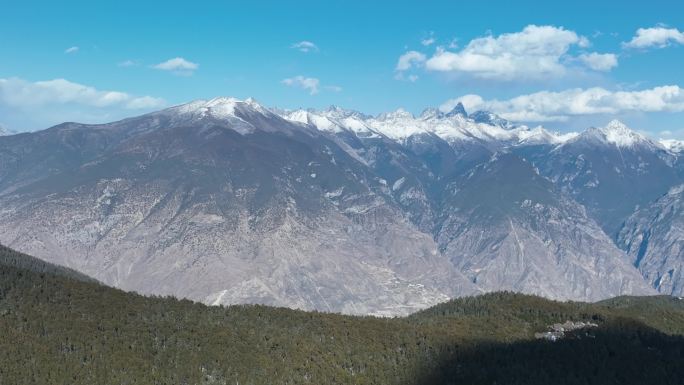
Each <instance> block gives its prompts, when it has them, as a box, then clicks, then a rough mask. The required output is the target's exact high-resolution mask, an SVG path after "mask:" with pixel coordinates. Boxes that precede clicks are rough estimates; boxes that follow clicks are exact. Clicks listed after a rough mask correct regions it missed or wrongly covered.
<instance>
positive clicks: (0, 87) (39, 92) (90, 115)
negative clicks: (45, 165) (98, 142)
mask: <svg viewBox="0 0 684 385" xmlns="http://www.w3.org/2000/svg"><path fill="white" fill-rule="evenodd" d="M164 105H166V102H165V101H164V99H161V98H155V97H152V96H134V95H131V94H128V93H126V92H121V91H106V90H98V89H96V88H94V87H91V86H86V85H83V84H78V83H74V82H70V81H68V80H66V79H53V80H46V81H37V82H30V81H27V80H24V79H20V78H0V112H2V115H4V116H6V118H7V119H9V120H11V121H12V125H13V126H14V127H18V128H22V129H25V128H44V127H46V126H48V125H52V124H57V123H61V122H63V121H66V120H72V121H85V122H106V121H110V120H114V119H117V118H121V117H125V116H127V115H130V114H131V113H132V112H131V110H137V111H142V110H151V109H156V108H160V107H163V106H164Z"/></svg>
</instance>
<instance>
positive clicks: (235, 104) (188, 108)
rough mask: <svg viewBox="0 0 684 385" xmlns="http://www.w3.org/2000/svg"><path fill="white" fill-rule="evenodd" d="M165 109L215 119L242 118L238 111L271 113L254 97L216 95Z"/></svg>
mask: <svg viewBox="0 0 684 385" xmlns="http://www.w3.org/2000/svg"><path fill="white" fill-rule="evenodd" d="M166 111H168V112H174V113H178V114H181V115H190V116H194V117H205V116H210V117H213V118H216V119H231V118H238V119H242V118H241V117H240V116H238V115H239V113H249V112H252V113H259V114H262V115H270V114H272V112H271V111H270V110H269V109H267V108H266V107H264V106H262V105H261V104H259V102H257V101H256V100H255V99H254V98H247V99H245V100H240V99H238V98H234V97H226V96H221V97H216V98H213V99H210V100H195V101H192V102H190V103H186V104H181V105H179V106H175V107H171V108H169V109H168V110H166Z"/></svg>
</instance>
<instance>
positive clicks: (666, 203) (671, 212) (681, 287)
mask: <svg viewBox="0 0 684 385" xmlns="http://www.w3.org/2000/svg"><path fill="white" fill-rule="evenodd" d="M618 245H619V246H620V247H622V248H624V249H625V251H627V253H628V254H629V255H630V257H631V258H632V263H633V264H634V266H636V267H637V268H639V270H640V271H641V272H642V274H643V275H644V277H645V278H646V280H647V281H648V282H649V283H650V284H651V285H652V286H653V287H654V288H656V289H657V290H658V291H659V292H660V293H663V294H670V295H676V296H682V295H684V273H683V272H682V270H683V269H684V185H680V186H676V187H673V188H672V189H670V191H669V192H668V193H667V194H665V195H663V196H662V197H660V198H659V199H658V200H656V201H655V202H653V203H652V204H650V205H647V206H646V207H643V208H641V209H639V210H637V211H636V212H635V213H634V214H633V215H632V216H631V217H630V218H629V219H628V220H627V221H626V222H625V224H624V226H623V227H622V230H621V231H620V233H619V236H618Z"/></svg>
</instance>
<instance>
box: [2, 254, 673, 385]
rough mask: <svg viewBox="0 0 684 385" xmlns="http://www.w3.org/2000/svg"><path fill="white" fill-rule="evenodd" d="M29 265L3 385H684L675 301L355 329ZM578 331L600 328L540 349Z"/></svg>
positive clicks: (504, 298)
mask: <svg viewBox="0 0 684 385" xmlns="http://www.w3.org/2000/svg"><path fill="white" fill-rule="evenodd" d="M28 258H29V257H27V256H24V255H22V254H19V253H15V252H13V251H11V250H9V249H7V248H0V384H3V385H4V384H243V385H244V384H461V383H464V384H494V383H496V384H615V383H619V384H632V383H633V384H644V383H650V384H681V383H684V337H682V335H684V306H682V302H681V300H678V299H676V298H671V297H651V298H618V299H615V300H611V301H606V302H604V303H599V304H584V303H559V302H553V301H548V300H544V299H541V298H538V297H533V296H526V295H520V294H511V293H494V294H487V295H483V296H479V297H469V298H463V299H458V300H454V301H450V302H447V303H444V304H441V305H438V306H435V307H433V308H430V309H427V310H425V311H422V312H420V313H416V314H414V315H412V316H410V317H407V318H393V319H387V318H373V317H351V316H342V315H337V314H326V313H315V312H303V311H297V310H290V309H283V308H272V307H265V306H231V307H225V308H224V307H207V306H205V305H201V304H197V303H193V302H190V301H186V300H177V299H174V298H149V297H143V296H140V295H137V294H133V293H126V292H123V291H120V290H117V289H112V288H109V287H106V286H103V285H100V284H98V283H96V282H87V281H85V280H83V279H82V276H80V275H79V274H77V273H74V272H71V271H68V270H65V269H61V268H58V267H55V266H52V265H49V264H45V263H43V262H41V261H40V260H36V259H28ZM19 261H26V262H19ZM567 320H574V321H581V320H584V321H592V322H595V323H597V324H598V325H599V327H597V328H594V329H591V330H580V331H577V332H573V333H568V334H567V336H566V338H564V339H562V340H559V341H556V342H550V341H545V340H535V339H534V337H533V335H534V333H535V332H540V331H545V330H547V328H548V325H551V324H553V323H556V322H564V321H567Z"/></svg>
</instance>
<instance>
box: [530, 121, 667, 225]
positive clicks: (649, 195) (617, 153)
mask: <svg viewBox="0 0 684 385" xmlns="http://www.w3.org/2000/svg"><path fill="white" fill-rule="evenodd" d="M530 159H531V161H532V162H533V164H534V165H535V166H536V167H537V168H538V169H539V171H540V173H541V174H542V175H544V176H546V177H547V178H549V179H550V180H552V181H553V182H554V183H555V184H556V185H557V186H558V187H559V188H560V189H561V190H562V191H563V192H565V193H566V194H568V195H570V196H572V197H573V198H574V199H575V200H577V201H578V202H579V203H581V204H582V205H584V206H585V207H586V208H587V212H588V213H589V215H590V216H591V217H592V218H594V219H595V220H597V221H598V223H599V224H600V225H601V227H602V228H603V229H604V231H606V233H607V234H609V236H611V237H615V236H616V234H617V231H618V230H619V228H620V226H621V224H622V222H623V221H624V220H625V219H626V218H627V217H628V216H629V215H630V214H631V213H632V212H634V210H635V209H636V208H637V207H638V206H640V205H644V204H647V203H649V202H651V201H653V200H654V199H656V198H657V197H659V196H661V195H662V194H663V193H665V192H666V191H667V190H668V189H669V188H670V187H671V186H672V185H673V184H675V183H676V182H677V180H678V179H679V176H678V175H677V171H676V169H675V167H673V165H674V161H675V157H674V156H673V154H672V153H670V152H669V151H668V150H667V149H665V148H664V147H663V146H662V145H661V144H660V143H658V142H656V141H654V140H651V139H649V138H647V137H645V136H643V135H641V134H639V133H637V132H635V131H633V130H631V129H629V128H628V127H627V126H625V125H624V124H622V123H621V122H619V121H612V122H610V123H609V124H608V125H607V126H605V127H600V128H595V127H592V128H589V129H587V130H585V131H583V132H581V133H580V134H579V135H576V136H574V137H571V138H569V140H566V141H565V142H563V143H560V144H558V145H557V146H555V147H552V148H546V149H545V150H544V151H540V152H537V153H535V154H534V155H533V156H532V157H530ZM636 181H639V182H638V183H636Z"/></svg>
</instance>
